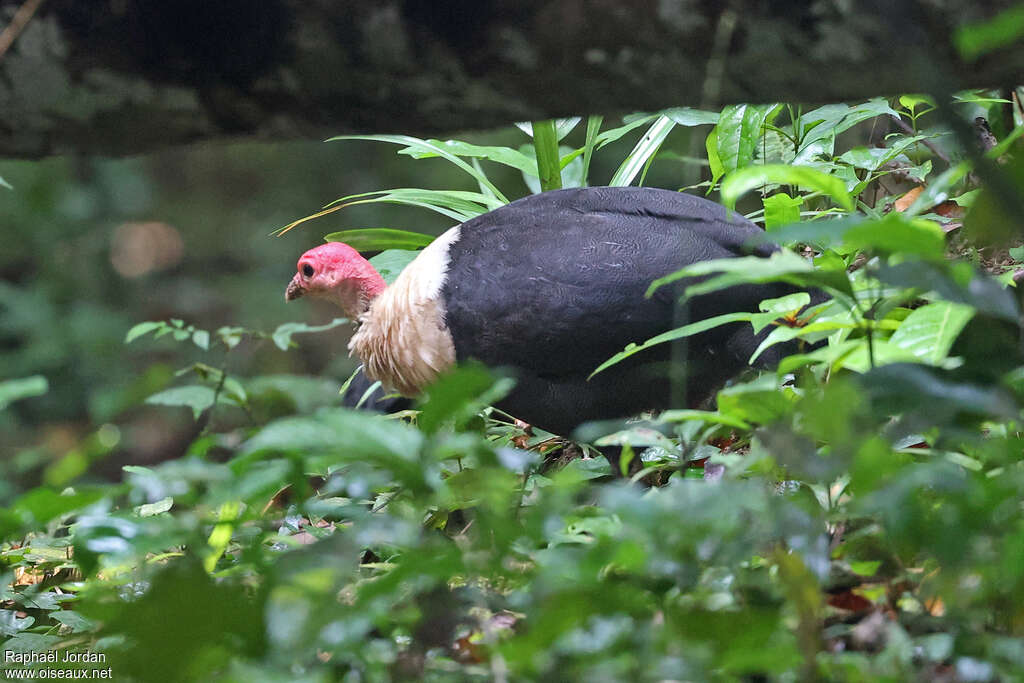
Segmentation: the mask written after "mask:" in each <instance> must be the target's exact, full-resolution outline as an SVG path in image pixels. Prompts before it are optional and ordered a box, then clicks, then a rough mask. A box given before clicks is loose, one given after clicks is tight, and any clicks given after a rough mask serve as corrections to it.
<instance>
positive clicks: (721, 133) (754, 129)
mask: <svg viewBox="0 0 1024 683" xmlns="http://www.w3.org/2000/svg"><path fill="white" fill-rule="evenodd" d="M774 108H775V105H773V104H769V105H752V104H740V105H731V106H728V107H725V108H724V109H723V110H722V113H721V114H720V115H719V117H718V125H716V126H715V128H714V130H713V131H712V133H713V134H714V135H715V145H716V152H717V156H718V159H719V161H720V162H721V168H722V169H723V170H724V172H725V173H728V172H729V171H735V170H736V169H738V168H742V167H744V166H747V165H749V164H750V163H751V162H752V161H753V160H754V154H755V150H756V149H757V145H758V141H759V140H760V138H761V130H762V128H763V126H764V122H765V119H766V118H767V117H768V114H769V113H770V112H771V111H772V110H773V109H774ZM713 171H714V164H712V172H713Z"/></svg>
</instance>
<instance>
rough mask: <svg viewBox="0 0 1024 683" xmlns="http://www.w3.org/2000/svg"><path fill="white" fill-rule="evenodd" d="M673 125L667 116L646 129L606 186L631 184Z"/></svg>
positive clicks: (661, 117) (660, 117) (659, 118)
mask: <svg viewBox="0 0 1024 683" xmlns="http://www.w3.org/2000/svg"><path fill="white" fill-rule="evenodd" d="M675 125H676V124H675V122H674V121H673V120H672V119H670V118H668V117H667V116H659V117H658V119H657V120H655V122H654V123H653V124H652V125H651V127H650V128H648V129H647V132H646V133H644V135H643V137H642V138H640V140H639V141H637V143H636V145H635V146H634V147H633V151H631V152H630V153H629V155H628V156H627V157H626V158H625V160H624V161H623V162H622V164H621V165H620V166H619V168H618V170H617V171H615V175H613V176H612V179H611V180H610V181H609V182H608V184H609V185H611V186H619V187H621V186H625V185H629V184H630V183H632V182H633V179H634V178H636V176H637V174H638V173H640V171H641V169H643V168H644V166H645V164H646V163H647V160H648V159H650V158H651V157H652V156H653V155H654V154H655V153H656V152H657V151H658V148H659V147H661V144H662V143H663V142H664V141H665V138H666V137H667V136H668V134H669V133H670V132H671V131H672V128H674V127H675Z"/></svg>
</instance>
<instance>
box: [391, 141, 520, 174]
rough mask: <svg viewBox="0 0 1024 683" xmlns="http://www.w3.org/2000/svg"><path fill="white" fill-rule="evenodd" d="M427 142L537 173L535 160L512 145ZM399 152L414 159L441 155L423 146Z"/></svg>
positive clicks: (462, 153)
mask: <svg viewBox="0 0 1024 683" xmlns="http://www.w3.org/2000/svg"><path fill="white" fill-rule="evenodd" d="M427 142H428V143H429V144H431V145H434V146H435V147H440V148H442V149H444V150H446V151H448V152H451V153H452V154H454V155H456V156H459V157H471V158H477V159H484V160H486V161H493V162H495V163H498V164H503V165H505V166H511V167H512V168H515V169H518V170H519V171H521V172H523V173H529V174H531V175H537V167H536V165H535V164H534V163H533V160H531V159H530V158H529V157H527V156H526V155H524V154H523V153H522V152H520V151H518V150H515V149H512V148H511V147H501V146H495V145H473V144H470V143H468V142H462V141H461V140H427ZM398 153H399V154H405V155H408V156H410V157H412V158H413V159H430V158H437V157H438V156H440V155H439V154H437V153H436V152H433V151H430V150H428V149H425V148H423V147H406V148H405V149H401V150H399V151H398Z"/></svg>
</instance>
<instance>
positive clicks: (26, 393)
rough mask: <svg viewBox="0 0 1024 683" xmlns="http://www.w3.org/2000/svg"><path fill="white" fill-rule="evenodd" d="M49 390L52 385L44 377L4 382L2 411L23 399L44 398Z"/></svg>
mask: <svg viewBox="0 0 1024 683" xmlns="http://www.w3.org/2000/svg"><path fill="white" fill-rule="evenodd" d="M49 390H50V384H49V382H47V381H46V377H44V376H42V375H32V376H31V377H24V378H22V379H8V380H4V381H2V382H0V410H3V409H4V408H6V407H7V406H9V405H10V404H12V403H14V402H15V401H20V400H21V399H23V398H32V397H33V396H42V395H43V394H45V393H46V392H47V391H49Z"/></svg>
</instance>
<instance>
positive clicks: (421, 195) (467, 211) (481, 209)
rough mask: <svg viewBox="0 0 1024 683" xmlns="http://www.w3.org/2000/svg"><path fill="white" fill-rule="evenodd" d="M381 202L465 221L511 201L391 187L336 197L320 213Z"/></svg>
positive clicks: (451, 191)
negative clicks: (424, 210) (411, 207)
mask: <svg viewBox="0 0 1024 683" xmlns="http://www.w3.org/2000/svg"><path fill="white" fill-rule="evenodd" d="M378 203H384V204H401V205H403V206H417V207H419V208H422V209H429V210H431V211H434V212H436V213H439V214H441V215H443V216H448V217H449V218H452V219H454V220H457V221H459V222H460V223H461V222H463V221H466V220H469V219H470V218H474V217H476V216H479V215H480V214H482V213H486V212H488V211H490V210H492V209H496V208H498V207H499V206H502V205H504V204H506V203H507V202H506V201H504V200H503V199H495V198H494V197H489V196H488V195H485V194H482V193H480V192H469V191H466V190H424V189H421V188H417V187H399V188H394V189H391V190H379V191H377V192H363V193H360V194H354V195H349V196H348V197H342V198H341V199H336V200H334V201H333V202H331V203H330V204H328V207H329V208H328V209H327V210H325V211H323V212H320V214H323V213H325V212H326V211H336V210H339V209H342V208H344V207H346V206H356V205H358V204H378ZM316 215H319V214H314V216H316ZM310 218H312V216H311V217H310ZM303 220H307V219H303ZM297 223H298V222H296V223H293V224H292V225H296V224H297Z"/></svg>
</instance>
